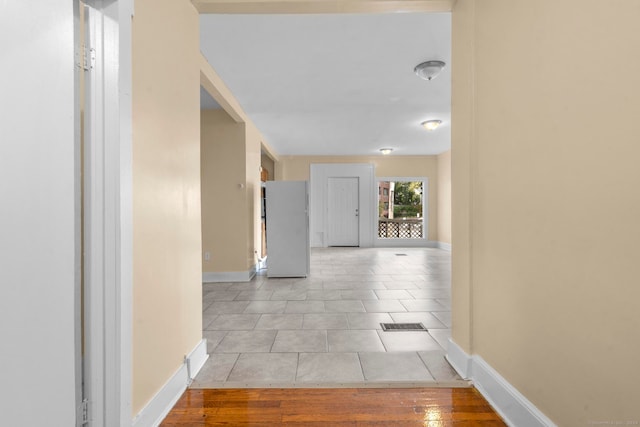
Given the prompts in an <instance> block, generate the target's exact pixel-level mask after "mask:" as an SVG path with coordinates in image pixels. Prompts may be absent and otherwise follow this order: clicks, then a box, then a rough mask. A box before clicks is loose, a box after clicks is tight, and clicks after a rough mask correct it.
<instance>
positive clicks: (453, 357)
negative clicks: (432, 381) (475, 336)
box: [446, 338, 471, 379]
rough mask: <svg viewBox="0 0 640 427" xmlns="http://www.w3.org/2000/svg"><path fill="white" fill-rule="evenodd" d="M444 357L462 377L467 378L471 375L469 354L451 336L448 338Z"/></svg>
mask: <svg viewBox="0 0 640 427" xmlns="http://www.w3.org/2000/svg"><path fill="white" fill-rule="evenodd" d="M446 359H447V361H448V362H449V364H450V365H451V366H453V369H455V370H456V372H458V374H459V375H460V376H461V377H462V378H466V379H469V377H470V376H471V356H469V355H468V354H467V353H466V352H465V351H464V350H463V349H462V348H461V347H460V346H459V345H458V344H456V343H455V342H454V341H453V339H451V338H449V347H448V349H447V356H446Z"/></svg>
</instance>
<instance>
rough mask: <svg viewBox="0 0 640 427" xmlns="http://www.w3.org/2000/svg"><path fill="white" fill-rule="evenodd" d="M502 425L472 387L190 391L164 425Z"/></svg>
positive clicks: (210, 426) (298, 426)
mask: <svg viewBox="0 0 640 427" xmlns="http://www.w3.org/2000/svg"><path fill="white" fill-rule="evenodd" d="M280 425H281V426H289V427H320V426H332V427H374V426H378V427H382V426H385V427H386V426H399V427H417V426H423V427H425V426H426V427H446V426H456V427H466V426H486V427H504V426H506V424H505V423H504V422H503V421H502V420H501V419H500V417H499V416H498V414H497V413H496V412H495V411H494V410H493V408H491V406H490V405H489V404H488V403H487V401H486V400H485V399H484V398H483V397H482V395H480V393H478V391H477V390H475V389H474V388H424V389H419V388H406V389H371V388H366V389H353V388H352V389H349V388H340V389H300V388H289V389H189V390H187V391H186V392H185V393H184V394H183V396H182V397H181V398H180V400H179V401H178V402H177V403H176V405H175V407H174V408H173V409H172V410H171V412H170V413H169V415H167V417H166V418H165V420H164V421H163V422H162V424H161V426H162V427H186V426H193V427H198V426H206V427H212V426H246V427H249V426H251V427H263V426H280Z"/></svg>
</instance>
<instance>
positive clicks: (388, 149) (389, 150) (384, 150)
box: [380, 148, 393, 156]
mask: <svg viewBox="0 0 640 427" xmlns="http://www.w3.org/2000/svg"><path fill="white" fill-rule="evenodd" d="M392 151H393V148H381V149H380V152H381V153H382V154H384V155H385V156H386V155H387V154H391V152H392Z"/></svg>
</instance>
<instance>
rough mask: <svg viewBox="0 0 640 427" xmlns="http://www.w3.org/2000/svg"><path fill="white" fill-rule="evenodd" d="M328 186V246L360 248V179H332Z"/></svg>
mask: <svg viewBox="0 0 640 427" xmlns="http://www.w3.org/2000/svg"><path fill="white" fill-rule="evenodd" d="M328 185H329V187H328V194H327V196H328V200H327V208H328V215H327V220H328V230H327V231H328V236H327V237H328V245H329V246H360V233H359V231H358V230H359V228H360V209H359V203H358V200H359V190H358V188H359V185H360V183H359V178H358V177H344V178H338V177H330V178H329V181H328Z"/></svg>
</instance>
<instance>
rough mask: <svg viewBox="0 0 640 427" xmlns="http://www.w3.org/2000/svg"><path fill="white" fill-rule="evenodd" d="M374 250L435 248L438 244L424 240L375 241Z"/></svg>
mask: <svg viewBox="0 0 640 427" xmlns="http://www.w3.org/2000/svg"><path fill="white" fill-rule="evenodd" d="M373 245H374V247H376V248H437V247H438V242H436V241H435V240H425V239H376V240H375V241H374V243H373Z"/></svg>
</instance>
